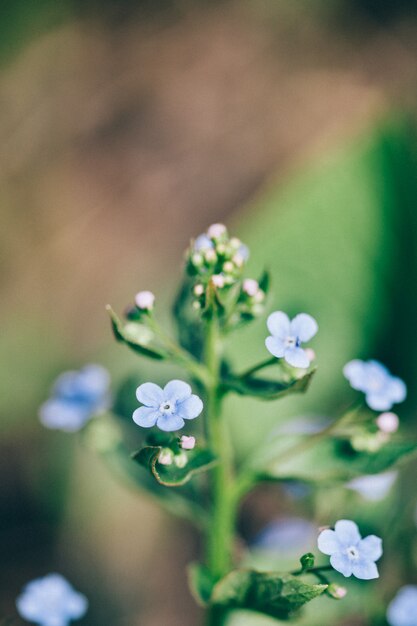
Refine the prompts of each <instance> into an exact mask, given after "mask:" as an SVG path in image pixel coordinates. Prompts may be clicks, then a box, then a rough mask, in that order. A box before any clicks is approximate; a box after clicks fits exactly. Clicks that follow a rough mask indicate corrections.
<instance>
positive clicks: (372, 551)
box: [358, 535, 383, 561]
mask: <svg viewBox="0 0 417 626" xmlns="http://www.w3.org/2000/svg"><path fill="white" fill-rule="evenodd" d="M358 550H359V553H360V555H361V557H363V558H364V559H367V560H369V561H377V560H378V559H380V558H381V556H382V552H383V550H382V539H381V538H380V537H377V536H376V535H368V536H367V537H365V538H364V539H361V540H360V542H359V544H358Z"/></svg>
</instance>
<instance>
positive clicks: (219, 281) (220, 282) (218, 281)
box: [211, 274, 224, 289]
mask: <svg viewBox="0 0 417 626" xmlns="http://www.w3.org/2000/svg"><path fill="white" fill-rule="evenodd" d="M211 280H212V282H213V285H214V286H215V287H218V288H219V289H221V288H222V287H224V276H222V275H221V274H214V275H213V276H212V277H211Z"/></svg>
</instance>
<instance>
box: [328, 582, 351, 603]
mask: <svg viewBox="0 0 417 626" xmlns="http://www.w3.org/2000/svg"><path fill="white" fill-rule="evenodd" d="M326 592H327V593H328V594H329V596H331V597H332V598H335V600H341V599H342V598H344V597H345V595H346V594H347V589H346V587H341V586H340V585H336V583H330V585H329V586H328V587H327V589H326Z"/></svg>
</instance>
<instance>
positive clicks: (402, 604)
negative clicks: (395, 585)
mask: <svg viewBox="0 0 417 626" xmlns="http://www.w3.org/2000/svg"><path fill="white" fill-rule="evenodd" d="M387 621H388V623H389V624H390V626H417V585H405V587H401V589H400V590H399V591H398V593H397V595H396V596H395V598H394V599H393V600H392V601H391V602H390V604H389V606H388V610H387Z"/></svg>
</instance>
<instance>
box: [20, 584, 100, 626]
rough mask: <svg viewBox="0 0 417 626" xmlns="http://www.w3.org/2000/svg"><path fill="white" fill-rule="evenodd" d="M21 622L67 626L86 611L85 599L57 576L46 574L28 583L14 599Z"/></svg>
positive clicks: (40, 625) (46, 625) (86, 602)
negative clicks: (23, 620) (22, 620)
mask: <svg viewBox="0 0 417 626" xmlns="http://www.w3.org/2000/svg"><path fill="white" fill-rule="evenodd" d="M16 606H17V610H18V612H19V615H20V616H21V617H23V619H25V620H28V621H30V622H35V623H36V624H38V625H39V626H67V625H68V624H69V623H70V622H72V620H76V619H80V618H81V617H83V616H84V615H85V613H86V612H87V607H88V601H87V598H86V597H85V596H84V595H82V594H81V593H78V592H77V591H75V590H74V589H73V588H72V586H71V585H70V584H69V582H68V581H67V580H66V579H65V578H64V577H63V576H61V575H60V574H48V575H47V576H45V577H44V578H38V579H36V580H33V581H32V582H30V583H28V584H27V585H26V586H25V587H24V589H23V592H22V594H21V595H20V596H19V597H18V598H17V600H16Z"/></svg>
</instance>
